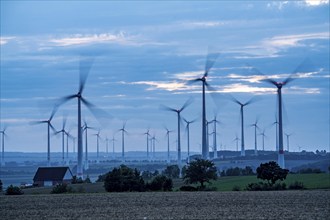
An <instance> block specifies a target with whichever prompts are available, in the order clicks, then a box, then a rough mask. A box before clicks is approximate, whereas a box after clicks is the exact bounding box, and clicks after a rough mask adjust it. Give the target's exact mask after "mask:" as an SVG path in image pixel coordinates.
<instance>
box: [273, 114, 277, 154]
mask: <svg viewBox="0 0 330 220" xmlns="http://www.w3.org/2000/svg"><path fill="white" fill-rule="evenodd" d="M272 125H275V130H276V133H275V140H276V152H278V134H277V133H278V128H277V127H278V121H277V116H276V115H275V121H274V123H273V124H272Z"/></svg>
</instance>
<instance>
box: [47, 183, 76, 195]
mask: <svg viewBox="0 0 330 220" xmlns="http://www.w3.org/2000/svg"><path fill="white" fill-rule="evenodd" d="M68 192H72V188H71V187H69V186H68V184H66V183H61V184H58V185H56V186H54V187H53V189H52V191H51V192H50V193H52V194H61V193H68Z"/></svg>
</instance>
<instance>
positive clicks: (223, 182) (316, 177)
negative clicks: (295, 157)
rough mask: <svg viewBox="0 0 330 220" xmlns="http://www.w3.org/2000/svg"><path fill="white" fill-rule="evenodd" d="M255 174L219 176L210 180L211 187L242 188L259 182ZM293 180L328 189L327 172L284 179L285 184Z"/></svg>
mask: <svg viewBox="0 0 330 220" xmlns="http://www.w3.org/2000/svg"><path fill="white" fill-rule="evenodd" d="M259 181H261V180H260V179H257V177H256V176H232V177H219V178H218V180H217V181H214V182H212V187H213V186H214V187H216V188H217V189H218V191H231V190H232V189H233V187H234V186H238V187H239V188H240V189H241V190H244V188H245V186H246V185H248V184H249V183H253V182H259ZM295 181H299V182H302V183H303V184H304V186H305V187H306V189H330V174H329V173H319V174H318V173H311V174H289V175H288V176H287V178H286V180H285V181H284V182H285V184H286V185H287V186H289V185H290V184H291V183H294V182H295Z"/></svg>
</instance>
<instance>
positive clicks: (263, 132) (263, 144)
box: [260, 129, 267, 151]
mask: <svg viewBox="0 0 330 220" xmlns="http://www.w3.org/2000/svg"><path fill="white" fill-rule="evenodd" d="M265 132H266V130H265V129H264V130H263V131H262V132H261V133H260V135H261V136H262V150H263V151H265V137H267V136H266V134H265Z"/></svg>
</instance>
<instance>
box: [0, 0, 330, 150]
mask: <svg viewBox="0 0 330 220" xmlns="http://www.w3.org/2000/svg"><path fill="white" fill-rule="evenodd" d="M0 20H1V33H0V34H1V41H0V44H1V97H0V98H1V129H2V128H3V127H7V130H6V132H7V134H8V139H6V151H27V152H30V151H38V152H45V151H46V149H47V148H46V147H47V130H46V125H45V124H42V125H34V126H31V125H29V123H30V122H31V121H36V120H45V119H47V118H48V117H49V116H50V114H51V111H52V103H53V100H54V99H57V98H60V97H63V96H66V95H70V94H74V93H76V92H77V91H78V81H79V60H80V59H81V57H85V56H88V57H94V59H95V60H94V64H93V66H92V69H91V71H90V74H89V76H88V79H87V83H86V87H85V90H84V96H85V97H86V99H88V100H89V101H90V102H92V103H93V104H95V105H96V106H98V107H99V108H101V109H103V110H105V111H106V112H108V113H109V114H110V115H111V116H112V117H113V118H112V119H111V120H103V119H102V121H103V122H104V123H102V124H100V123H99V122H98V121H97V120H96V119H95V118H94V117H93V115H92V114H91V113H90V112H89V111H88V110H87V109H86V108H85V107H83V118H84V119H85V120H86V121H87V122H88V123H89V125H90V126H93V127H100V128H101V136H102V137H103V138H104V139H105V137H106V136H107V137H108V138H112V136H113V135H115V138H116V139H117V140H118V141H117V142H116V151H117V152H119V151H120V150H121V141H120V134H119V133H117V130H118V129H120V128H121V126H122V124H123V122H124V121H127V125H126V129H127V131H128V132H129V135H128V136H127V137H126V139H125V141H126V144H125V148H126V150H127V151H135V150H139V151H140V150H141V151H142V150H145V149H146V143H145V142H146V138H145V136H144V135H143V133H144V132H146V130H147V129H148V128H149V129H150V133H151V134H152V135H154V134H155V135H156V138H157V139H158V141H159V142H157V143H156V150H157V151H166V149H167V145H166V139H165V133H166V132H165V129H164V126H167V127H168V128H169V129H173V130H175V132H174V133H171V139H172V140H171V150H173V151H174V150H175V149H176V144H175V140H176V132H177V127H176V126H177V124H176V122H177V121H176V115H175V114H174V113H172V112H166V111H163V110H160V109H159V106H160V105H161V104H164V105H166V106H169V107H173V108H180V107H181V106H182V105H183V103H184V102H185V101H186V100H187V99H188V98H190V97H192V98H193V99H194V101H193V103H192V104H191V105H190V106H189V107H188V108H187V109H185V110H184V111H183V112H182V116H183V117H185V118H187V119H188V120H192V119H195V118H198V120H197V122H196V123H194V124H192V125H191V148H192V151H195V152H199V151H201V148H200V144H201V111H202V103H201V84H200V83H196V84H186V81H187V80H189V79H194V78H197V77H201V76H202V75H203V71H204V66H205V60H206V56H207V53H208V51H211V52H219V53H220V55H219V57H218V59H217V61H216V63H215V65H214V67H213V68H212V69H211V72H210V73H209V77H208V82H209V83H210V84H211V85H212V86H213V88H214V90H215V91H216V93H217V95H215V96H211V95H210V94H207V118H208V119H209V120H211V119H212V118H213V117H214V113H215V112H217V113H218V119H219V120H220V121H221V122H222V124H220V125H219V126H218V129H217V130H218V139H217V142H218V149H219V148H221V149H226V150H236V146H235V143H234V142H233V139H234V138H235V135H236V134H237V135H238V136H239V135H240V127H239V126H240V124H239V106H238V105H236V104H234V103H233V102H231V101H228V100H227V99H226V98H225V97H226V96H228V95H229V94H230V95H232V96H234V97H235V98H237V99H238V100H240V101H242V102H245V101H248V100H249V99H250V98H252V97H254V96H256V97H257V100H258V101H257V102H255V103H252V104H251V105H248V106H246V108H245V112H244V114H245V125H246V126H245V138H246V140H245V145H246V149H253V148H254V130H253V128H252V127H250V126H249V125H250V124H252V123H254V121H255V120H256V118H257V117H259V126H260V128H261V130H262V129H266V130H265V131H266V135H267V137H266V139H265V149H266V150H274V149H275V127H272V126H271V124H272V123H273V122H274V121H275V114H276V89H275V87H273V86H272V85H269V84H267V83H264V82H262V81H261V80H262V79H265V78H266V77H270V78H273V79H276V80H279V81H281V80H284V79H285V78H287V77H288V76H289V75H290V74H291V73H295V75H294V76H295V77H296V78H297V79H296V80H294V81H292V82H291V83H290V84H288V85H287V86H285V88H283V100H284V106H285V107H284V109H285V116H284V131H285V132H286V133H292V136H291V137H290V150H292V151H298V150H311V151H315V150H316V149H319V150H327V151H329V122H330V121H329V79H330V78H329V1H328V0H315V1H313V0H308V1H307V0H306V1H192V2H187V1H162V2H152V1H68V2H67V1H47V2H42V1H1V19H0ZM208 48H209V49H208ZM306 58H308V61H307V62H305V63H304V65H303V66H302V68H298V71H295V70H296V69H297V67H298V66H299V65H300V64H301V63H302V62H303V61H304V60H305V59H306ZM252 67H255V68H256V69H258V70H259V71H260V72H261V73H263V74H264V75H261V74H259V73H258V72H257V71H254V70H252V69H251V68H252ZM76 112H77V103H76V101H73V100H72V101H69V102H67V103H65V104H64V105H63V106H61V107H60V108H59V110H58V111H57V113H56V114H55V116H54V120H53V125H54V127H55V128H57V129H60V128H61V123H62V117H63V115H67V118H68V121H67V128H68V129H69V130H71V133H72V135H74V136H77V134H76V133H77V129H76V127H77V116H76V114H77V113H76ZM210 130H212V128H210ZM260 132H261V131H260ZM91 133H92V132H91ZM89 141H90V151H96V144H95V142H96V140H95V137H94V136H90V138H89ZM181 143H182V151H186V150H187V144H186V135H185V133H184V129H183V130H182V136H181ZM284 143H285V149H286V139H285V142H284ZM261 147H262V139H261V136H258V148H259V149H261ZM70 148H72V146H70ZM104 150H105V143H104V142H101V151H104ZM51 151H52V152H59V151H61V138H60V137H59V136H58V137H55V136H52V138H51Z"/></svg>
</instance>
